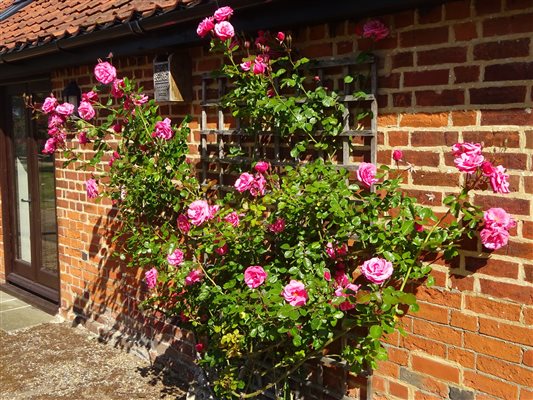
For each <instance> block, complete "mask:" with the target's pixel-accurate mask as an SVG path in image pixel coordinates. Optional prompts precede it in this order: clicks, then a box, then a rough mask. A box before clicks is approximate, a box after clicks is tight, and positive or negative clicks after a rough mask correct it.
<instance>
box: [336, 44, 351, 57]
mask: <svg viewBox="0 0 533 400" xmlns="http://www.w3.org/2000/svg"><path fill="white" fill-rule="evenodd" d="M336 46H337V55H342V54H349V53H352V52H353V42H346V41H345V42H340V43H337V44H336Z"/></svg>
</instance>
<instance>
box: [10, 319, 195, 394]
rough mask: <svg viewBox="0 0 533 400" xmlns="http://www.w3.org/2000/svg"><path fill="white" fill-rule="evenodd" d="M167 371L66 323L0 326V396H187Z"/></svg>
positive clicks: (184, 386) (180, 382)
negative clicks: (12, 329) (8, 328)
mask: <svg viewBox="0 0 533 400" xmlns="http://www.w3.org/2000/svg"><path fill="white" fill-rule="evenodd" d="M186 390H187V387H186V384H184V383H183V382H182V381H180V379H179V377H178V376H177V375H175V374H172V373H170V372H168V371H161V370H160V369H157V368H154V367H152V366H151V365H150V364H149V363H147V362H146V361H144V360H142V359H140V358H138V357H136V356H134V355H132V354H128V353H126V352H124V351H121V350H119V349H116V348H114V347H112V346H110V345H106V344H103V343H100V342H99V341H98V340H97V338H96V337H95V336H93V335H91V334H89V332H88V331H86V330H84V329H83V328H71V327H70V325H68V324H66V323H50V324H44V325H39V326H36V327H33V328H29V329H26V330H20V331H16V332H13V333H5V332H3V331H0V399H2V400H22V399H24V400H56V399H57V400H59V399H61V400H66V399H68V400H81V399H91V400H94V399H98V400H133V399H146V400H152V399H154V400H155V399H165V400H168V399H179V400H183V399H185V398H186Z"/></svg>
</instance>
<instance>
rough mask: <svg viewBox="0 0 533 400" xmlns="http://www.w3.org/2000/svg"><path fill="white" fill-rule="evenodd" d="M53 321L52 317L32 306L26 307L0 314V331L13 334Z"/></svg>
mask: <svg viewBox="0 0 533 400" xmlns="http://www.w3.org/2000/svg"><path fill="white" fill-rule="evenodd" d="M53 320H54V316H53V315H50V314H47V313H45V312H43V311H41V310H38V309H36V308H34V307H32V306H27V307H23V308H16V309H13V310H8V311H3V312H1V313H0V329H1V330H3V331H5V332H13V331H16V330H18V329H23V328H29V327H32V326H36V325H40V324H43V323H45V322H51V321H53Z"/></svg>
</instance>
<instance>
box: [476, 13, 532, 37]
mask: <svg viewBox="0 0 533 400" xmlns="http://www.w3.org/2000/svg"><path fill="white" fill-rule="evenodd" d="M532 18H533V14H532V13H521V14H516V15H512V16H505V17H501V18H487V19H485V20H484V21H483V36H485V37H488V36H503V35H509V34H512V33H529V32H531V20H532Z"/></svg>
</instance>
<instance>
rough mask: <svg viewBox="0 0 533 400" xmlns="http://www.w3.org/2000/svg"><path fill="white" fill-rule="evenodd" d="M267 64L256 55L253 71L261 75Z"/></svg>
mask: <svg viewBox="0 0 533 400" xmlns="http://www.w3.org/2000/svg"><path fill="white" fill-rule="evenodd" d="M267 67H268V65H267V64H266V63H265V61H264V59H263V57H261V56H257V57H256V58H255V61H254V68H253V72H254V74H255V75H262V74H264V73H265V71H266V70H267Z"/></svg>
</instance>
